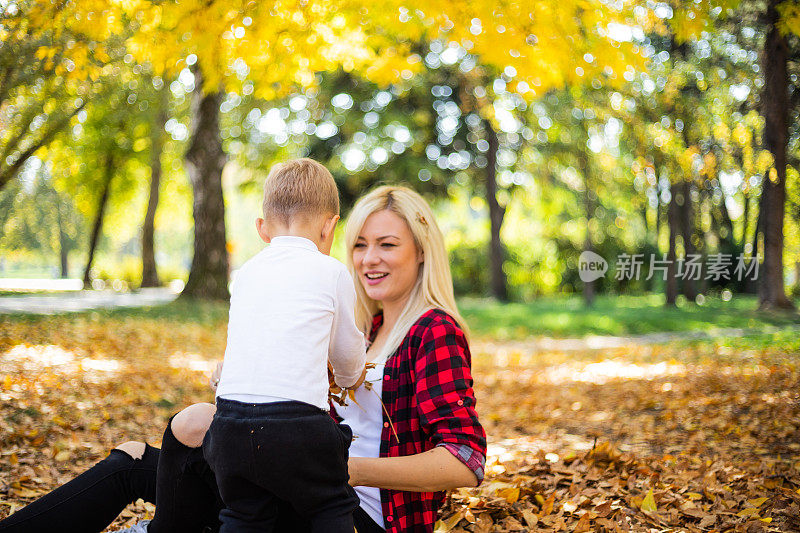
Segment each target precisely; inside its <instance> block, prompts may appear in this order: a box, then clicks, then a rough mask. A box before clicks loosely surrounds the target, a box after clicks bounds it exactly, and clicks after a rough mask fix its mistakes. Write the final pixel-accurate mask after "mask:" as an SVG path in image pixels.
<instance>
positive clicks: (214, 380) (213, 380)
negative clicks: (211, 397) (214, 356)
mask: <svg viewBox="0 0 800 533" xmlns="http://www.w3.org/2000/svg"><path fill="white" fill-rule="evenodd" d="M221 375H222V361H220V362H219V363H217V367H216V368H215V369H214V371H213V372H212V373H211V377H210V378H209V380H208V386H209V387H211V390H213V391H214V392H216V391H217V385H219V378H220V376H221Z"/></svg>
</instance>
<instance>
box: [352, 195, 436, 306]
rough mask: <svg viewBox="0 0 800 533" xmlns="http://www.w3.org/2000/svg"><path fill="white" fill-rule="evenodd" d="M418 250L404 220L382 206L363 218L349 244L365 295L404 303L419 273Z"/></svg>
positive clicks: (420, 255)
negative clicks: (358, 229)
mask: <svg viewBox="0 0 800 533" xmlns="http://www.w3.org/2000/svg"><path fill="white" fill-rule="evenodd" d="M422 260H423V259H422V252H421V251H420V250H418V249H417V245H416V243H414V236H413V235H412V234H411V230H410V229H409V228H408V225H407V224H406V222H405V221H404V220H403V219H402V218H400V217H399V216H398V215H397V214H396V213H394V212H393V211H390V210H387V209H384V210H381V211H376V212H374V213H372V214H371V215H370V216H368V217H367V219H366V221H364V225H363V226H362V227H361V231H360V232H359V234H358V239H357V240H356V243H355V246H354V247H353V265H354V267H355V270H356V272H357V273H358V281H359V282H360V283H361V285H362V286H363V287H364V290H365V291H366V293H367V296H369V297H370V298H372V299H373V300H376V301H378V302H381V303H382V304H383V305H384V307H385V306H386V304H387V303H390V304H391V303H404V302H405V300H406V299H407V298H408V296H409V295H410V294H411V290H412V289H413V288H414V283H416V281H417V276H418V274H419V265H420V264H421V263H422Z"/></svg>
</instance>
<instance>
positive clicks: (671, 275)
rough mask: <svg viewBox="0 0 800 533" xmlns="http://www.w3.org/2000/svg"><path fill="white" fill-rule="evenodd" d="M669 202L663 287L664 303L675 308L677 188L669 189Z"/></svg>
mask: <svg viewBox="0 0 800 533" xmlns="http://www.w3.org/2000/svg"><path fill="white" fill-rule="evenodd" d="M670 193H671V195H670V200H669V205H668V206H667V229H668V230H669V250H667V261H668V263H667V280H666V284H665V286H664V293H665V294H664V295H665V297H666V300H665V303H666V305H668V306H670V307H675V302H676V301H677V299H678V278H677V264H676V263H677V260H678V254H677V251H676V250H675V247H676V240H677V236H678V232H679V231H680V224H678V209H679V207H678V199H677V196H678V186H677V185H672V187H670Z"/></svg>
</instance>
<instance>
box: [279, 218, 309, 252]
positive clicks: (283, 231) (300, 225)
mask: <svg viewBox="0 0 800 533" xmlns="http://www.w3.org/2000/svg"><path fill="white" fill-rule="evenodd" d="M316 226H317V225H316V224H309V223H307V222H305V221H297V222H293V223H292V224H290V225H288V226H285V225H283V224H275V223H272V224H270V228H269V230H270V235H269V238H270V241H271V240H272V239H274V238H276V237H302V238H304V239H308V240H309V241H311V242H313V243H314V245H315V246H316V247H317V250H319V249H320V241H321V236H320V229H319V228H318V227H316Z"/></svg>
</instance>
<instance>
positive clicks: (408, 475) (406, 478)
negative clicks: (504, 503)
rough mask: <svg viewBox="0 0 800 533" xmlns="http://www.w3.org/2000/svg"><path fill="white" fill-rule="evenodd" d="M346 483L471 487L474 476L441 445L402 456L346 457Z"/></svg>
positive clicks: (397, 487) (429, 488)
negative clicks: (347, 477) (348, 477)
mask: <svg viewBox="0 0 800 533" xmlns="http://www.w3.org/2000/svg"><path fill="white" fill-rule="evenodd" d="M347 473H348V474H349V475H350V481H349V483H350V485H351V486H353V487H357V486H359V485H364V486H367V487H378V488H380V489H392V490H406V491H411V492H435V491H439V490H449V489H455V488H458V487H475V486H476V485H478V478H477V477H476V476H475V474H474V473H473V472H472V471H471V470H470V469H469V468H467V467H466V466H465V465H464V463H462V462H461V461H459V460H458V459H456V457H455V456H454V455H453V454H452V453H450V452H449V451H447V450H446V449H444V448H443V447H441V446H437V447H436V448H434V449H432V450H428V451H427V452H422V453H417V454H414V455H406V456H403V457H350V458H349V459H348V461H347Z"/></svg>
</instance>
